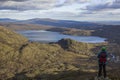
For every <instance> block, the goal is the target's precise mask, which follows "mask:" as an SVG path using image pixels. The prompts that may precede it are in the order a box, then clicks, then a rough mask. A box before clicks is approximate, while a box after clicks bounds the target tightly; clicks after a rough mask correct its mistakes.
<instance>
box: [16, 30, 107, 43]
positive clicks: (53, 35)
mask: <svg viewBox="0 0 120 80" xmlns="http://www.w3.org/2000/svg"><path fill="white" fill-rule="evenodd" d="M17 33H19V34H22V35H23V36H25V37H27V38H28V39H29V40H30V41H37V42H57V41H58V40H60V39H62V38H70V39H73V40H76V41H78V42H86V43H102V42H105V40H106V38H101V37H97V36H72V35H64V34H60V33H59V32H52V31H45V30H24V31H17Z"/></svg>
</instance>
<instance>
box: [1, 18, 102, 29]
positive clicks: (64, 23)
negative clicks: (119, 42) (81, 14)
mask: <svg viewBox="0 0 120 80" xmlns="http://www.w3.org/2000/svg"><path fill="white" fill-rule="evenodd" d="M0 22H7V23H9V22H10V23H22V24H37V25H46V26H54V27H67V28H78V29H83V28H86V29H87V28H96V27H100V26H102V25H101V24H98V23H94V22H81V21H72V20H55V19H49V18H43V19H42V18H34V19H28V20H14V19H8V18H7V19H6V18H5V19H4V18H3V19H0Z"/></svg>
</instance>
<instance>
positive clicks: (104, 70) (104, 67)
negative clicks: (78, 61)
mask: <svg viewBox="0 0 120 80" xmlns="http://www.w3.org/2000/svg"><path fill="white" fill-rule="evenodd" d="M103 73H104V78H106V64H104V65H103Z"/></svg>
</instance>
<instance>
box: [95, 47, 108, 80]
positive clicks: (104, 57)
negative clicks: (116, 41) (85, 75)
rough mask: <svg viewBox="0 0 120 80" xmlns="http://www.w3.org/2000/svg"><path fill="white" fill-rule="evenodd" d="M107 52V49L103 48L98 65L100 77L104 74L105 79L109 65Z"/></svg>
mask: <svg viewBox="0 0 120 80" xmlns="http://www.w3.org/2000/svg"><path fill="white" fill-rule="evenodd" d="M107 56H108V55H107V51H106V47H102V49H101V51H100V52H99V53H98V55H97V57H98V64H99V71H98V77H101V76H102V73H103V74H104V75H103V76H104V78H106V76H107V74H106V63H107Z"/></svg>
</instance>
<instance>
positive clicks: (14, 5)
mask: <svg viewBox="0 0 120 80" xmlns="http://www.w3.org/2000/svg"><path fill="white" fill-rule="evenodd" d="M55 1H56V0H5V1H3V0H2V1H1V2H0V10H19V11H25V10H43V9H50V8H52V7H53V6H54V4H55Z"/></svg>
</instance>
